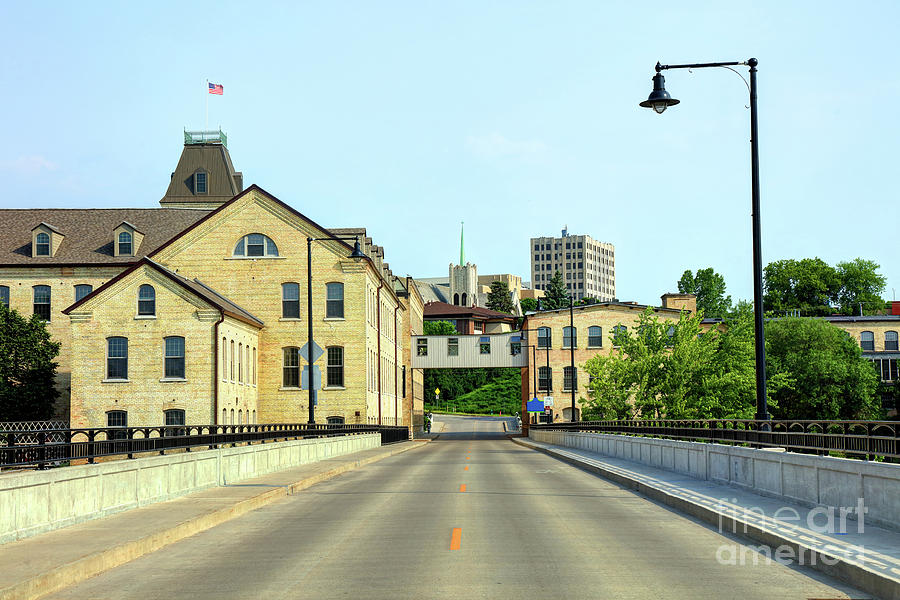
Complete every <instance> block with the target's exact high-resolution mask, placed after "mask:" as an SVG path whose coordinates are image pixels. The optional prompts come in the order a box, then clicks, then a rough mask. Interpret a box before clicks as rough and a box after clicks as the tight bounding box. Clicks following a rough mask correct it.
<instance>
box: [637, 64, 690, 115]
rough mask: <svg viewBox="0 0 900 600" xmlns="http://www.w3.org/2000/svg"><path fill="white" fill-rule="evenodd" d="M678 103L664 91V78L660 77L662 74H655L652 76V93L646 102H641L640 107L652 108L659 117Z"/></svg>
mask: <svg viewBox="0 0 900 600" xmlns="http://www.w3.org/2000/svg"><path fill="white" fill-rule="evenodd" d="M679 102H681V100H676V99H675V98H673V97H672V96H670V95H669V92H667V91H666V78H665V77H663V76H662V73H657V74H656V75H654V76H653V91H652V92H650V95H649V96H648V97H647V99H646V100H644V101H643V102H641V106H643V107H644V108H652V109H653V110H655V111H656V112H657V114H660V115H661V114H663V113H664V112H665V110H666V109H667V108H669V107H670V106H675V105H676V104H678V103H679Z"/></svg>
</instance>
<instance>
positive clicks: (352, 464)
mask: <svg viewBox="0 0 900 600" xmlns="http://www.w3.org/2000/svg"><path fill="white" fill-rule="evenodd" d="M427 443H428V441H427V440H416V441H413V442H412V444H411V445H409V446H404V447H403V448H396V449H395V448H392V447H391V446H388V450H386V451H385V452H381V453H379V454H376V455H374V456H368V457H366V458H362V459H357V460H350V461H348V462H346V463H343V464H340V465H338V466H336V467H334V468H332V469H329V470H327V471H323V472H322V473H317V474H315V475H311V476H309V477H306V478H304V479H301V480H300V481H296V482H294V483H292V484H289V485H286V486H283V487H278V488H274V489H270V490H267V491H265V492H260V493H259V494H257V495H256V496H253V497H252V498H247V499H245V500H241V501H240V502H237V503H235V504H233V505H232V506H228V507H225V508H221V509H219V510H216V511H214V512H211V513H209V514H206V515H203V516H201V517H197V518H194V519H191V520H189V521H185V522H183V523H179V524H177V525H174V526H172V527H169V528H168V529H165V530H163V531H158V532H156V533H153V534H150V535H147V536H145V537H143V538H140V539H137V540H132V541H130V542H125V543H124V544H121V545H119V546H115V547H112V548H109V549H107V550H104V551H102V552H97V553H95V554H92V555H90V556H85V557H84V558H81V559H78V560H76V561H74V562H72V563H69V564H66V565H62V566H59V567H57V568H55V569H53V570H51V571H48V572H46V573H41V574H40V575H36V576H35V577H32V578H30V579H27V580H25V581H20V582H18V583H16V584H13V585H11V586H9V587H7V588H5V589H2V590H0V600H34V599H36V598H40V597H41V596H45V595H47V594H51V593H53V592H58V591H59V590H62V589H65V588H67V587H69V586H72V585H75V584H76V583H80V582H82V581H84V580H85V579H89V578H91V577H94V576H95V575H99V574H100V573H103V572H104V571H108V570H110V569H113V568H115V567H118V566H120V565H123V564H125V563H127V562H131V561H132V560H134V559H136V558H140V557H141V556H143V555H145V554H149V553H151V552H155V551H156V550H159V549H160V548H163V547H164V546H168V545H169V544H173V543H175V542H178V541H181V540H183V539H185V538H188V537H190V536H192V535H195V534H197V533H200V532H202V531H205V530H207V529H211V528H212V527H215V526H217V525H221V524H222V523H225V522H227V521H231V520H232V519H236V518H237V517H240V516H242V515H244V514H246V513H248V512H250V511H252V510H256V509H257V508H262V507H263V506H265V505H267V504H271V503H272V502H275V501H276V500H278V499H280V498H284V497H285V496H290V495H293V494H295V493H297V492H299V491H301V490H304V489H306V488H308V487H310V486H312V485H315V484H317V483H320V482H322V481H325V480H327V479H331V478H332V477H336V476H338V475H340V474H342V473H346V472H348V471H353V470H354V469H358V468H359V467H362V466H365V465H368V464H371V463H374V462H377V461H379V460H382V459H385V458H388V457H390V456H394V455H395V454H401V453H403V452H406V451H408V450H414V449H416V448H420V447H422V446H424V445H425V444H427Z"/></svg>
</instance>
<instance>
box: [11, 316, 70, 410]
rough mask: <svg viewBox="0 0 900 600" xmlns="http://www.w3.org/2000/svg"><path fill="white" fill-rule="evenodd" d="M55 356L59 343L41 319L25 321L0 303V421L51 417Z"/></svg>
mask: <svg viewBox="0 0 900 600" xmlns="http://www.w3.org/2000/svg"><path fill="white" fill-rule="evenodd" d="M58 354H59V343H57V342H54V341H52V340H51V339H50V333H49V332H48V331H47V324H46V323H45V322H44V321H43V320H42V319H40V318H39V317H37V316H36V315H32V317H31V318H30V319H25V318H24V317H23V316H22V315H20V314H19V313H18V312H17V311H15V310H10V309H9V308H7V307H6V305H5V304H3V303H2V302H0V421H33V420H40V419H48V418H50V417H51V416H53V405H54V403H55V402H56V399H57V397H58V396H59V392H57V391H56V388H54V387H53V382H54V378H55V376H56V366H57V364H56V362H54V359H55V358H56V356H57V355H58Z"/></svg>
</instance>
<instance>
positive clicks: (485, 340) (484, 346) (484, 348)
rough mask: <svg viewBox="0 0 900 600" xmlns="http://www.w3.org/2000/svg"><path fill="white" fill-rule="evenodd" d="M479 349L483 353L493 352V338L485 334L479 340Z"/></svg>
mask: <svg viewBox="0 0 900 600" xmlns="http://www.w3.org/2000/svg"><path fill="white" fill-rule="evenodd" d="M478 350H479V352H481V354H490V353H491V338H489V337H487V336H485V337H482V338H479V340H478Z"/></svg>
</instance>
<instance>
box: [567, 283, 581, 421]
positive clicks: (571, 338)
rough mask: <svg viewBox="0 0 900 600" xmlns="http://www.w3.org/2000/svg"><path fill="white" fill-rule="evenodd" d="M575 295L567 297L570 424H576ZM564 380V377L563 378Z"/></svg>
mask: <svg viewBox="0 0 900 600" xmlns="http://www.w3.org/2000/svg"><path fill="white" fill-rule="evenodd" d="M575 339H576V338H575V295H574V294H572V295H571V296H569V366H570V367H571V369H572V381H571V382H570V383H569V386H570V387H571V389H572V422H573V423H576V422H577V421H578V417H577V415H576V413H575V386H576V383H575V381H576V379H575ZM564 379H565V377H564Z"/></svg>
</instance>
